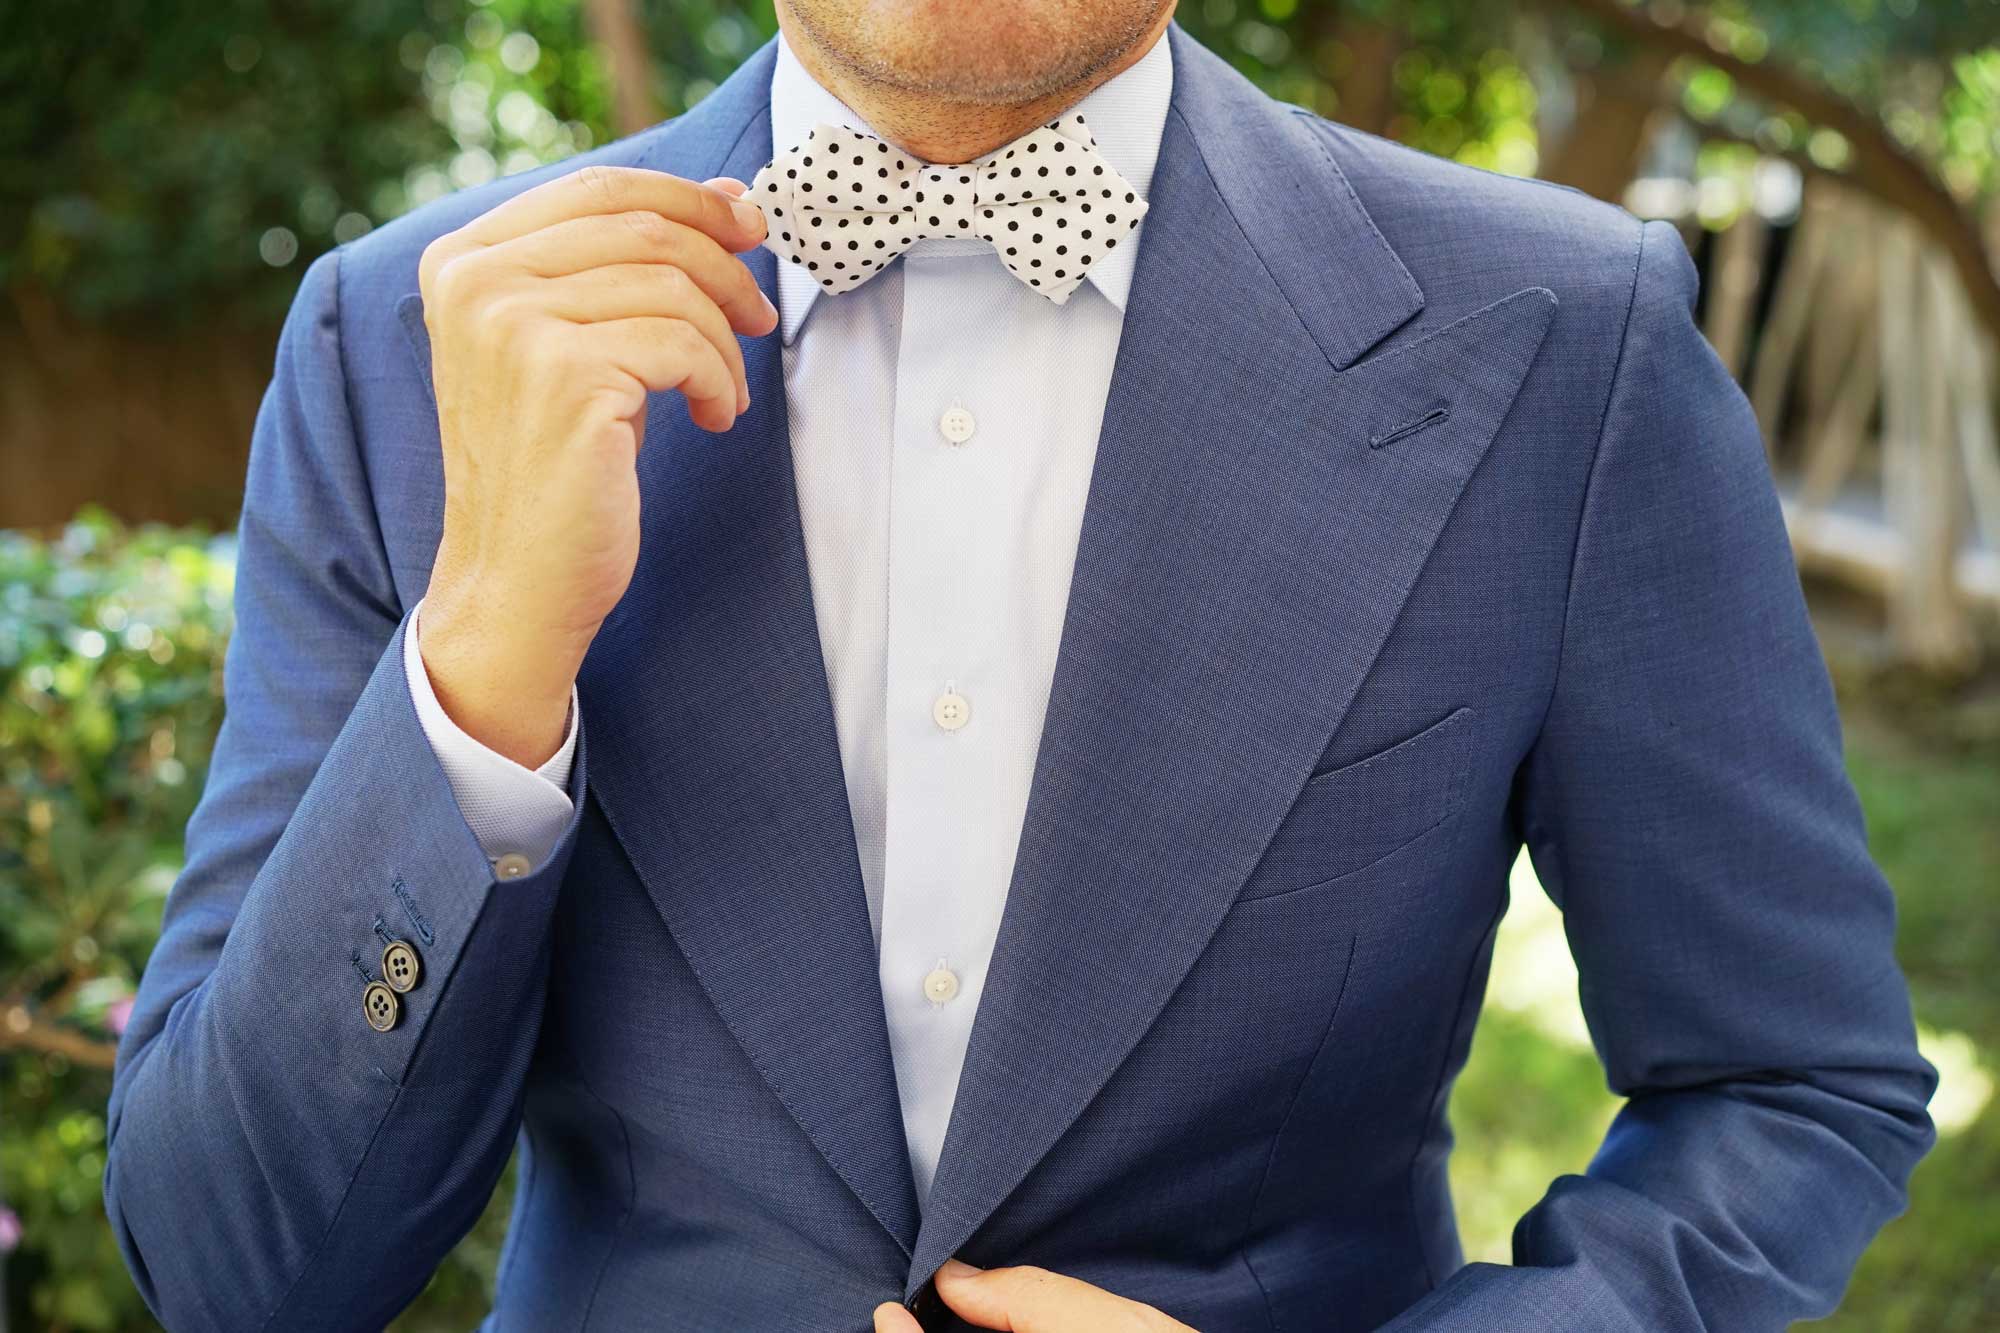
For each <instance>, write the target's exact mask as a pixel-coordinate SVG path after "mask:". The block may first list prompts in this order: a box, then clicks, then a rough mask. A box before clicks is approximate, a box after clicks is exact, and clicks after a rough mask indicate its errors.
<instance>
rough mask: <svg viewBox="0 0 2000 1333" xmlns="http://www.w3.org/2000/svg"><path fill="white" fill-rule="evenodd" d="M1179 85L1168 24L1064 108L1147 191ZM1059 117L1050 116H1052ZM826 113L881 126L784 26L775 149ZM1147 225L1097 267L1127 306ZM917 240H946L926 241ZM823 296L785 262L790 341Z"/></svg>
mask: <svg viewBox="0 0 2000 1333" xmlns="http://www.w3.org/2000/svg"><path fill="white" fill-rule="evenodd" d="M1173 88H1174V63H1173V51H1172V47H1171V46H1170V44H1169V43H1168V42H1167V39H1166V35H1165V33H1164V32H1163V33H1162V34H1161V35H1160V37H1159V38H1158V40H1156V41H1155V42H1154V43H1153V45H1152V48H1151V49H1150V50H1148V51H1147V52H1146V54H1145V55H1143V56H1140V57H1139V59H1137V60H1136V61H1134V62H1133V63H1132V64H1131V65H1129V66H1128V67H1126V68H1125V69H1124V70H1122V71H1120V72H1119V73H1118V74H1117V75H1116V76H1115V77H1113V78H1110V79H1107V80H1105V81H1104V82H1103V83H1101V84H1099V85H1098V86H1097V87H1096V88H1093V89H1092V90H1091V91H1090V94H1089V95H1088V96H1086V97H1085V98H1084V99H1083V100H1082V101H1080V102H1078V103H1076V104H1075V105H1074V106H1072V107H1066V108H1064V109H1063V111H1062V112H1061V113H1060V114H1062V115H1068V114H1070V113H1072V112H1074V113H1076V114H1078V115H1081V116H1082V117H1083V123H1084V124H1085V125H1086V126H1088V127H1089V129H1090V133H1091V135H1092V137H1093V138H1095V139H1096V140H1097V151H1098V152H1100V153H1102V154H1103V155H1104V160H1105V161H1106V162H1108V163H1110V164H1111V167H1112V168H1113V169H1114V170H1115V171H1117V172H1118V174H1119V175H1121V176H1123V177H1124V178H1125V179H1126V180H1128V181H1130V182H1131V183H1132V188H1133V189H1134V190H1136V191H1138V194H1139V197H1140V198H1142V199H1144V198H1146V197H1148V196H1149V195H1150V194H1151V192H1152V187H1153V168H1154V165H1155V164H1156V163H1157V162H1158V161H1159V157H1160V136H1161V134H1162V133H1163V132H1164V131H1165V128H1166V123H1167V105H1168V103H1169V102H1170V101H1171V100H1172V97H1173ZM1054 118H1055V116H1054V115H1051V116H1050V119H1051V120H1053V119H1054ZM820 121H825V122H827V123H828V124H830V125H838V126H841V127H842V128H843V129H850V130H861V131H864V132H866V133H870V134H873V133H874V131H873V130H872V129H870V128H869V126H868V122H866V121H864V120H863V119H861V117H860V116H858V115H856V114H855V113H854V111H853V110H852V109H850V108H849V107H848V106H847V104H846V103H845V102H842V101H841V100H840V99H839V98H838V97H835V96H834V95H833V94H832V93H831V92H828V91H827V89H826V88H825V87H824V86H823V85H822V84H820V82H819V81H818V80H816V79H814V78H813V76H812V75H810V74H808V73H807V72H806V68H805V66H804V65H802V64H800V63H799V58H798V56H797V55H795V54H794V53H793V51H792V48H791V44H790V43H789V42H787V41H786V40H785V37H784V34H783V33H782V32H780V33H779V34H778V58H777V63H776V64H775V65H774V66H773V67H772V69H771V144H772V147H773V149H774V151H776V152H783V151H785V150H786V149H787V148H789V147H791V146H792V145H793V144H797V143H801V142H803V141H804V139H805V137H806V135H807V134H808V133H809V132H810V131H811V130H812V127H813V126H814V125H816V124H818V123H819V122H820ZM1144 230H1145V223H1144V222H1143V221H1142V222H1141V223H1140V224H1139V227H1138V228H1137V229H1136V230H1135V231H1134V232H1133V236H1132V239H1131V240H1130V241H1129V242H1127V243H1126V244H1125V245H1123V246H1121V247H1119V248H1118V249H1116V250H1113V251H1111V252H1109V253H1108V254H1106V255H1104V256H1103V257H1102V258H1100V259H1099V260H1098V261H1097V263H1096V264H1095V265H1093V266H1092V267H1091V270H1090V278H1089V281H1090V282H1091V283H1092V284H1094V285H1095V286H1096V288H1097V290H1098V291H1100V292H1102V293H1103V294H1104V296H1105V298H1106V299H1108V300H1109V301H1110V302H1111V304H1112V305H1114V306H1116V307H1117V308H1118V310H1119V312H1120V313H1121V314H1122V313H1123V312H1124V310H1125V298H1126V296H1127V295H1128V294H1129V293H1130V291H1131V289H1132V272H1133V267H1134V265H1135V264H1136V263H1137V262H1138V255H1139V242H1138V233H1139V232H1140V231H1144ZM918 244H919V245H926V244H943V243H942V242H925V241H919V242H918ZM819 296H820V285H819V284H818V283H817V282H814V281H813V280H812V278H811V276H810V275H808V274H807V273H806V272H805V271H804V270H803V269H801V268H799V266H797V265H795V264H780V265H778V310H779V312H780V318H781V320H782V323H781V329H782V331H783V334H784V339H785V344H786V345H787V346H790V345H791V342H792V340H793V339H794V338H796V337H797V336H798V331H799V328H800V326H801V325H803V324H804V323H805V321H806V315H807V314H809V313H810V312H811V310H812V306H813V302H814V301H815V300H817V299H818V297H819Z"/></svg>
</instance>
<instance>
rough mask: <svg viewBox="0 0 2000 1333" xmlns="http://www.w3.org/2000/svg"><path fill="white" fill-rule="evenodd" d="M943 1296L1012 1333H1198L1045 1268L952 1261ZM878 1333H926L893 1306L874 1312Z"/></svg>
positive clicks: (943, 1277) (941, 1278) (942, 1275)
mask: <svg viewBox="0 0 2000 1333" xmlns="http://www.w3.org/2000/svg"><path fill="white" fill-rule="evenodd" d="M937 1290H938V1295H939V1297H941V1298H942V1299H943V1301H944V1303H945V1304H946V1305H948V1306H950V1307H951V1310H952V1312H953V1313H955V1314H956V1315H957V1316H958V1317H959V1318H960V1319H963V1320H965V1322H967V1323H968V1324H972V1325H975V1326H976V1327H979V1328H1000V1329H1009V1330H1012V1333H1195V1331H1194V1330H1193V1329H1191V1328H1189V1327H1188V1326H1187V1325H1186V1324H1183V1323H1181V1322H1180V1321H1179V1320H1178V1319H1172V1318H1169V1317H1168V1316H1166V1315H1163V1314H1161V1313H1160V1312H1159V1311H1158V1310H1155V1309H1154V1308H1153V1307H1152V1306H1150V1305H1141V1304H1139V1302H1137V1301H1128V1300H1126V1299H1125V1298H1124V1297H1123V1296H1113V1295H1112V1294H1111V1293H1110V1292H1108V1291H1105V1290H1103V1289H1102V1288H1099V1287H1093V1286H1091V1285H1090V1284H1089V1283H1088V1282H1079V1281H1077V1280H1076V1279H1075V1278H1073V1277H1064V1276H1062V1275H1061V1274H1060V1273H1051V1272H1049V1271H1048V1270H1047V1269H1043V1268H1027V1267H1020V1268H984V1269H981V1268H974V1267H973V1266H972V1265H971V1264H966V1263H960V1262H959V1261H958V1260H956V1259H947V1260H945V1262H944V1266H943V1267H942V1268H940V1269H938V1272H937ZM875 1333H922V1326H921V1325H920V1324H918V1323H917V1321H916V1317H915V1316H914V1315H912V1314H911V1313H910V1312H909V1311H908V1310H905V1309H904V1308H903V1307H902V1306H900V1305H897V1304H896V1303H894V1302H893V1301H885V1302H884V1303H882V1304H881V1305H878V1306H876V1307H875Z"/></svg>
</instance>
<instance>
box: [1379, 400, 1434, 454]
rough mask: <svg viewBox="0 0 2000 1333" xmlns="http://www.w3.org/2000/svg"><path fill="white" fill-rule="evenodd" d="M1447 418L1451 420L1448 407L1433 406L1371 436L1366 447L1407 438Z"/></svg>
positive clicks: (1381, 445)
mask: <svg viewBox="0 0 2000 1333" xmlns="http://www.w3.org/2000/svg"><path fill="white" fill-rule="evenodd" d="M1449 420H1451V409H1450V408H1449V407H1433V408H1432V409H1431V410H1430V411H1428V412H1426V413H1424V414H1423V415H1422V416H1420V417H1417V418H1415V419H1413V420H1410V421H1405V422H1404V423H1403V424H1402V425H1400V426H1398V427H1396V429H1394V430H1391V431H1384V432H1383V433H1382V434H1380V435H1375V436H1371V437H1370V438H1369V440H1368V447H1369V448H1370V449H1380V448H1382V447H1383V446H1384V445H1390V444H1394V443H1396V441H1398V440H1407V439H1409V438H1410V437H1411V436H1412V435H1415V434H1416V433H1417V432H1418V431H1424V430H1429V429H1430V428H1431V427H1432V426H1437V425H1441V424H1443V423H1444V422H1447V421H1449Z"/></svg>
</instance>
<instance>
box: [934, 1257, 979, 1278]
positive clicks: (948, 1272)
mask: <svg viewBox="0 0 2000 1333" xmlns="http://www.w3.org/2000/svg"><path fill="white" fill-rule="evenodd" d="M985 1271H986V1270H985V1269H983V1268H974V1267H973V1266H972V1265H971V1264H968V1263H966V1262H965V1261H964V1260H962V1259H947V1260H945V1261H944V1262H943V1263H942V1264H940V1265H938V1271H937V1275H938V1276H939V1277H941V1278H947V1279H954V1280H955V1279H957V1278H962V1277H971V1276H972V1275H973V1274H974V1273H983V1272H985Z"/></svg>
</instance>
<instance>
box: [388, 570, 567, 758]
mask: <svg viewBox="0 0 2000 1333" xmlns="http://www.w3.org/2000/svg"><path fill="white" fill-rule="evenodd" d="M588 646H589V644H588V641H587V640H585V641H583V642H576V641H575V640H574V638H573V636H571V635H568V634H565V633H561V632H552V633H543V632H541V631H538V630H534V629H531V628H527V627H524V626H520V625H516V624H512V623H510V622H509V621H508V618H507V617H505V616H501V615H494V614H490V613H484V612H480V613H468V612H467V611H465V610H464V609H461V604H459V603H456V602H455V601H453V600H452V599H451V598H449V597H434V596H433V595H432V594H426V596H425V598H424V606H423V613H422V615H421V617H420V618H419V620H418V624H417V653H418V659H419V661H420V662H421V663H422V666H423V670H424V674H425V676H426V677H427V678H428V680H429V681H430V686H431V691H432V693H433V694H435V695H436V697H437V701H438V705H439V706H440V707H441V708H442V709H443V710H444V713H445V715H446V716H447V717H449V718H450V719H451V721H452V724H453V725H454V726H456V727H457V728H458V729H459V730H460V731H462V732H464V733H465V734H466V735H467V736H469V737H471V738H472V739H473V740H475V741H477V742H478V743H479V744H481V745H483V746H485V747H486V748H487V749H489V750H492V751H493V752H494V753H496V754H499V755H501V756H503V757H505V758H507V759H510V760H512V761H513V762H515V763H517V764H519V765H521V766H522V767H523V768H528V769H537V768H540V767H541V766H542V765H543V764H545V763H547V762H548V760H549V759H550V758H551V757H553V756H554V755H555V753H556V752H557V751H558V750H559V749H561V748H562V742H563V738H564V736H565V734H566V732H567V729H568V723H569V705H570V695H571V692H572V689H573V687H574V684H575V681H576V674H577V671H578V669H579V668H580V666H581V665H582V661H583V654H584V650H585V649H587V648H588Z"/></svg>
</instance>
